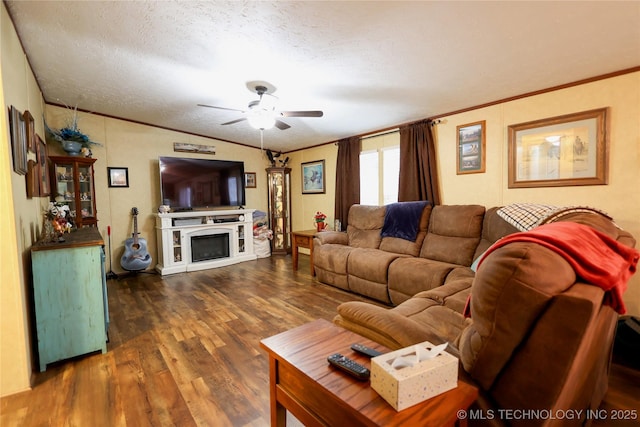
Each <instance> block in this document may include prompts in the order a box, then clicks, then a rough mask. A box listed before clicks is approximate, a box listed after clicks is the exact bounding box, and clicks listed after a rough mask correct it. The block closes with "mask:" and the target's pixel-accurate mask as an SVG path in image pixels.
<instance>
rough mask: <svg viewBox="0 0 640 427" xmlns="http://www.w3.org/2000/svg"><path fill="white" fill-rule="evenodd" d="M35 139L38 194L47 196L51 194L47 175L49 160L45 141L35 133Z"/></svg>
mask: <svg viewBox="0 0 640 427" xmlns="http://www.w3.org/2000/svg"><path fill="white" fill-rule="evenodd" d="M35 139H36V162H37V163H38V166H37V168H38V176H39V177H40V188H39V191H38V195H39V196H40V197H45V196H49V195H50V194H51V181H50V179H51V178H50V177H49V162H48V159H47V143H46V142H45V140H43V139H42V138H40V136H39V135H37V134H36V135H35Z"/></svg>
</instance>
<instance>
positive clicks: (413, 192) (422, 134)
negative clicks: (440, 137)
mask: <svg viewBox="0 0 640 427" xmlns="http://www.w3.org/2000/svg"><path fill="white" fill-rule="evenodd" d="M398 186H399V189H398V201H399V202H411V201H417V200H428V201H430V202H431V204H432V205H434V206H435V205H439V204H440V190H439V183H438V170H437V167H436V149H435V142H434V137H433V130H432V126H431V121H423V122H419V123H414V124H410V125H406V126H402V127H400V179H399V182H398Z"/></svg>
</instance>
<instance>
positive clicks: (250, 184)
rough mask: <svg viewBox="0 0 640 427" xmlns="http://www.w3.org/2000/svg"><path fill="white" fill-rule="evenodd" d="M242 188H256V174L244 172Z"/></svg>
mask: <svg viewBox="0 0 640 427" xmlns="http://www.w3.org/2000/svg"><path fill="white" fill-rule="evenodd" d="M244 187H245V188H257V182H256V173H255V172H245V174H244Z"/></svg>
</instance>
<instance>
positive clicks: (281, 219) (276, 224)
mask: <svg viewBox="0 0 640 427" xmlns="http://www.w3.org/2000/svg"><path fill="white" fill-rule="evenodd" d="M290 172H291V169H289V168H269V169H267V173H268V175H267V178H268V183H269V221H270V227H271V230H272V231H273V240H272V241H271V245H272V248H271V249H272V252H274V253H278V252H281V253H287V252H289V250H290V247H291V241H290V239H291V237H290V235H289V234H290V232H291V222H290V221H291V218H290V212H289V211H290V207H291V204H290V203H291V202H290V199H289V188H290V182H289V179H290Z"/></svg>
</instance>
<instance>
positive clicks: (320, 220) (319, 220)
mask: <svg viewBox="0 0 640 427" xmlns="http://www.w3.org/2000/svg"><path fill="white" fill-rule="evenodd" d="M313 218H314V219H315V221H316V230H317V231H322V230H324V229H325V227H326V225H327V224H326V223H325V222H324V220H325V219H327V216H326V215H325V214H323V213H322V212H320V211H318V212H316V215H315V216H314V217H313Z"/></svg>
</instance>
